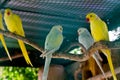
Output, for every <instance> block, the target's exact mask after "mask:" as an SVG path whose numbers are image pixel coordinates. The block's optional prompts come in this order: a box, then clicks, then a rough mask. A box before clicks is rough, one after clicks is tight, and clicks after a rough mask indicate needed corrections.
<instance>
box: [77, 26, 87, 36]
mask: <svg viewBox="0 0 120 80" xmlns="http://www.w3.org/2000/svg"><path fill="white" fill-rule="evenodd" d="M86 31H88V30H87V29H86V28H79V29H78V31H77V32H78V35H80V34H82V33H84V32H86Z"/></svg>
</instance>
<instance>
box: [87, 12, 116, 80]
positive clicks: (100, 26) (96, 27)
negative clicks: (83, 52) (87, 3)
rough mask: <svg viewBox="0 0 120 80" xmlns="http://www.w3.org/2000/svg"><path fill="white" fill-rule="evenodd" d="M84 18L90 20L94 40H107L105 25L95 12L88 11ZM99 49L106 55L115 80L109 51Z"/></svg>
mask: <svg viewBox="0 0 120 80" xmlns="http://www.w3.org/2000/svg"><path fill="white" fill-rule="evenodd" d="M86 19H87V21H88V22H90V29H91V34H92V36H93V39H94V41H95V42H98V41H100V40H105V41H109V35H108V29H107V25H106V23H105V22H104V21H102V20H101V19H100V18H99V17H98V16H97V15H96V14H95V13H88V14H87V15H86ZM101 51H102V52H103V53H104V54H105V55H106V57H107V60H108V64H109V66H110V70H111V72H112V75H113V78H114V80H117V77H116V74H115V71H114V67H113V64H112V59H111V51H110V50H109V49H101Z"/></svg>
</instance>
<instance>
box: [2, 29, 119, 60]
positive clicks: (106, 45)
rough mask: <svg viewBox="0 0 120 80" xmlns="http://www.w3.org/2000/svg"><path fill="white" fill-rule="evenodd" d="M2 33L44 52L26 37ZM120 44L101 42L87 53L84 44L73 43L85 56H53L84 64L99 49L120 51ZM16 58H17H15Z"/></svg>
mask: <svg viewBox="0 0 120 80" xmlns="http://www.w3.org/2000/svg"><path fill="white" fill-rule="evenodd" d="M0 33H1V34H3V35H5V36H7V37H10V38H13V39H20V40H22V41H23V42H25V43H26V44H28V45H30V46H32V47H33V48H35V49H37V50H38V51H40V52H43V48H41V47H39V45H37V44H36V43H33V42H32V41H29V40H28V39H26V38H25V37H22V36H19V35H16V34H14V33H11V32H8V31H2V30H0ZM119 44H120V42H109V41H100V42H96V43H94V45H93V46H91V47H90V48H89V49H88V51H86V49H85V48H84V46H83V45H82V44H79V43H72V44H71V45H73V46H75V45H76V46H80V47H81V46H82V49H83V53H84V54H83V55H73V54H66V53H63V52H62V53H56V54H53V58H63V59H69V60H74V61H79V62H83V61H86V60H88V59H89V58H90V56H91V55H93V54H94V53H95V52H96V51H97V50H99V49H105V48H106V49H108V48H109V49H120V45H119ZM15 58H16V57H15Z"/></svg>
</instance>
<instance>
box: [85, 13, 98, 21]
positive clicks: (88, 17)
mask: <svg viewBox="0 0 120 80" xmlns="http://www.w3.org/2000/svg"><path fill="white" fill-rule="evenodd" d="M97 18H98V16H97V15H96V14H95V13H88V14H87V15H86V20H87V22H91V21H94V20H96V19H97Z"/></svg>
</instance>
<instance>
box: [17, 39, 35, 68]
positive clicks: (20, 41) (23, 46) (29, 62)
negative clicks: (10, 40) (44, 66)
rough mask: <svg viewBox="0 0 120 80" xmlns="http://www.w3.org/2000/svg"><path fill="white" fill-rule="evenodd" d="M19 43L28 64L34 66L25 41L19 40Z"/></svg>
mask: <svg viewBox="0 0 120 80" xmlns="http://www.w3.org/2000/svg"><path fill="white" fill-rule="evenodd" d="M18 43H19V45H20V48H21V50H22V53H23V56H24V58H25V61H26V62H27V64H30V65H31V66H32V67H33V65H32V63H31V61H30V58H29V56H28V53H27V50H26V47H25V44H24V42H23V41H22V40H18Z"/></svg>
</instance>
